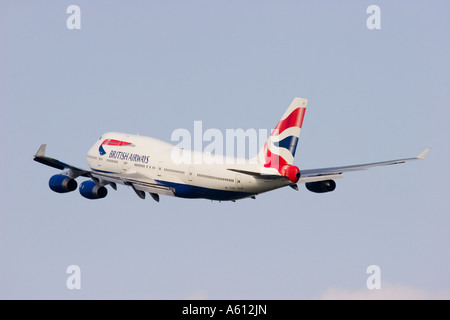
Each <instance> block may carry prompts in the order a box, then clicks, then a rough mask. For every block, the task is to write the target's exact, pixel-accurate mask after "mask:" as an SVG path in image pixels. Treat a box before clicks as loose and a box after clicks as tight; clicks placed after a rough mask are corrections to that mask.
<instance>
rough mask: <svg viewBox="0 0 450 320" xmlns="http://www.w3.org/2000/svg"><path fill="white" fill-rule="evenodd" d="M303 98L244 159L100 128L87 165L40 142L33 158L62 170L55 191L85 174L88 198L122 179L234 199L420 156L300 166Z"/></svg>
mask: <svg viewBox="0 0 450 320" xmlns="http://www.w3.org/2000/svg"><path fill="white" fill-rule="evenodd" d="M307 102H308V100H307V99H303V98H295V99H294V100H293V101H292V103H291V104H290V106H289V108H288V109H287V110H286V112H285V113H284V115H283V117H282V118H281V120H280V121H279V122H278V124H277V126H276V127H275V129H274V130H273V131H272V133H271V135H270V136H269V138H268V139H267V141H266V142H265V144H264V146H263V147H262V149H261V150H260V151H259V154H258V156H257V157H255V158H252V159H246V160H245V161H243V159H238V158H226V157H223V159H222V160H223V161H214V162H213V163H209V164H206V163H205V161H195V160H196V159H203V157H204V156H205V154H203V153H201V152H197V151H188V150H183V149H180V148H178V147H177V146H174V145H172V144H169V143H166V142H163V141H160V140H157V139H154V138H149V137H143V136H138V135H132V134H126V133H118V132H108V133H105V134H104V135H103V136H102V137H101V138H100V139H99V140H98V141H97V142H96V143H95V144H94V145H93V146H92V148H91V149H90V150H89V151H88V153H87V161H88V164H89V167H90V168H91V170H84V169H80V168H78V167H74V166H72V165H70V164H67V163H64V162H62V161H59V160H56V159H53V158H50V157H47V156H46V155H45V149H46V145H45V144H43V145H41V147H40V148H39V150H38V151H37V153H36V155H35V156H34V160H35V161H37V162H40V163H43V164H45V165H47V166H50V167H53V168H56V169H60V170H63V171H62V172H61V173H59V174H56V175H54V176H52V177H51V178H50V181H49V186H50V189H52V190H53V191H55V192H58V193H65V192H71V191H74V190H75V189H77V187H78V184H77V181H76V180H75V179H76V178H78V177H85V178H88V180H86V181H84V182H82V183H81V184H80V188H79V191H80V194H81V195H82V196H83V197H85V198H87V199H101V198H104V197H106V195H107V194H108V190H107V188H106V186H108V185H110V186H111V187H112V188H113V189H114V190H117V184H123V185H127V186H130V187H131V188H132V189H133V190H134V192H135V193H136V194H137V195H138V196H139V197H140V198H141V199H145V195H146V192H148V193H149V194H150V195H151V197H152V198H153V199H154V200H156V201H159V195H169V196H175V197H180V198H189V199H193V198H204V199H210V200H218V201H222V200H231V201H235V200H238V199H243V198H253V199H255V196H256V195H259V194H261V193H264V192H267V191H271V190H274V189H278V188H281V187H286V186H290V187H292V188H293V189H295V190H298V186H297V184H298V183H305V186H306V189H308V190H309V191H312V192H316V193H324V192H330V191H333V190H334V189H335V188H336V183H335V181H334V180H335V179H337V178H340V177H341V176H342V174H343V173H344V172H348V171H356V170H364V169H368V168H372V167H377V166H385V165H391V164H398V163H404V162H406V161H411V160H418V159H424V158H425V156H426V155H427V153H428V152H429V149H425V150H424V151H423V152H422V153H421V154H419V155H418V156H417V157H415V158H405V159H398V160H389V161H382V162H374V163H366V164H358V165H350V166H343V167H332V168H322V169H306V170H300V169H299V168H298V167H297V166H295V165H293V162H294V155H295V150H296V148H297V142H298V138H299V136H300V130H301V128H302V123H303V117H304V115H305V110H306V104H307ZM216 160H217V159H216Z"/></svg>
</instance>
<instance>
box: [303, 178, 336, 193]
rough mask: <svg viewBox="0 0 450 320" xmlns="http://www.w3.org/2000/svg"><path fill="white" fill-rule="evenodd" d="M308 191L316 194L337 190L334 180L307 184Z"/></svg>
mask: <svg viewBox="0 0 450 320" xmlns="http://www.w3.org/2000/svg"><path fill="white" fill-rule="evenodd" d="M305 186H306V189H308V190H309V191H311V192H315V193H324V192H331V191H333V190H334V189H336V182H334V180H325V181H316V182H307V183H305Z"/></svg>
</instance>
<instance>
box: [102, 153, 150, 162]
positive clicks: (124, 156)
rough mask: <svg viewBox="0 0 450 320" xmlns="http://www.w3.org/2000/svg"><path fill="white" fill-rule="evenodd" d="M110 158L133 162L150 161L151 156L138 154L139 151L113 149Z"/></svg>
mask: <svg viewBox="0 0 450 320" xmlns="http://www.w3.org/2000/svg"><path fill="white" fill-rule="evenodd" d="M109 158H110V159H118V160H126V161H133V162H142V163H148V159H149V158H150V156H146V155H142V154H137V153H129V152H122V151H115V150H111V152H110V153H109Z"/></svg>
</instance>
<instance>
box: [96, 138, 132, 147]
mask: <svg viewBox="0 0 450 320" xmlns="http://www.w3.org/2000/svg"><path fill="white" fill-rule="evenodd" d="M130 144H132V143H131V142H125V141H120V140H114V139H106V140H105V141H103V142H102V146H103V145H107V146H119V147H121V146H128V145H130Z"/></svg>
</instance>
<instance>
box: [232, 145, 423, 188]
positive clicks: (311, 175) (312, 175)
mask: <svg viewBox="0 0 450 320" xmlns="http://www.w3.org/2000/svg"><path fill="white" fill-rule="evenodd" d="M429 151H430V148H427V149H425V150H424V151H423V152H422V153H420V154H419V155H418V156H417V157H414V158H405V159H397V160H388V161H381V162H372V163H364V164H356V165H350V166H342V167H330V168H320V169H306V170H300V173H301V175H300V179H299V180H298V182H297V183H307V182H316V181H325V180H332V179H338V178H341V177H342V173H344V172H349V171H358V170H366V169H369V168H373V167H379V166H387V165H392V164H399V163H405V162H407V161H411V160H422V159H424V158H425V157H426V155H427V154H428V152H429ZM228 170H230V171H234V172H239V173H243V174H247V175H251V176H253V177H255V178H259V179H265V180H266V179H267V180H276V179H286V177H285V176H281V175H273V174H264V173H261V172H255V171H248V170H241V169H231V168H230V169H228ZM292 185H295V184H292Z"/></svg>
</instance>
